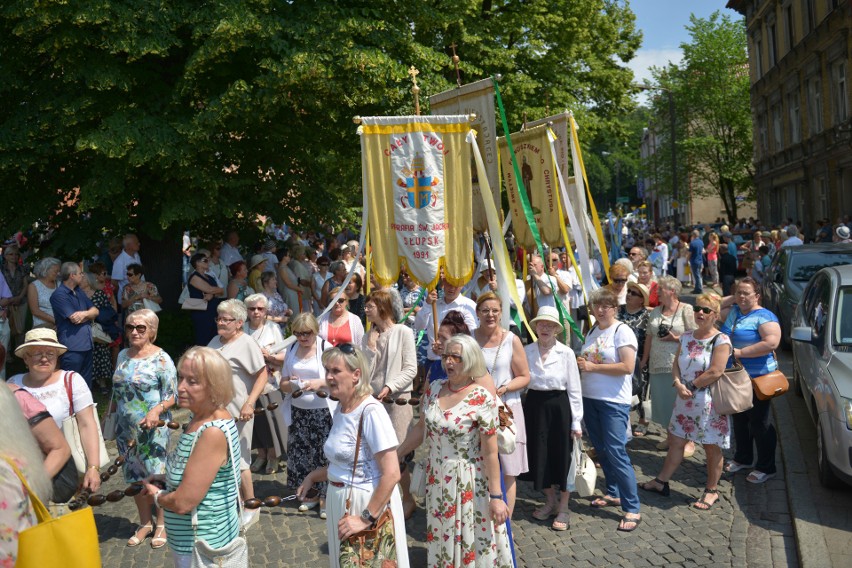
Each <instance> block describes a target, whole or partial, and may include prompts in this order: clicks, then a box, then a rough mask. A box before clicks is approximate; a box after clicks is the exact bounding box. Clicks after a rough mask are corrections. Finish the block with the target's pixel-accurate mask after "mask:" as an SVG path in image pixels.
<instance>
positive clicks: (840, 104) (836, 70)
mask: <svg viewBox="0 0 852 568" xmlns="http://www.w3.org/2000/svg"><path fill="white" fill-rule="evenodd" d="M831 75H832V77H831V78H832V82H833V83H834V84H833V85H832V92H833V93H834V124H839V123H841V122H843V121H844V120H846V119H847V118H848V117H849V93H848V92H846V88H847V87H846V60H845V59H843V60H841V61H840V62H838V63H835V64H834V66H833V67H832V69H831Z"/></svg>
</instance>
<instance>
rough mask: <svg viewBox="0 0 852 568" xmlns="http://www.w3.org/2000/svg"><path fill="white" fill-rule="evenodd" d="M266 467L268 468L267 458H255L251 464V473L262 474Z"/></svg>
mask: <svg viewBox="0 0 852 568" xmlns="http://www.w3.org/2000/svg"><path fill="white" fill-rule="evenodd" d="M264 467H266V458H262V457H260V456H258V457H256V458H254V461H253V462H251V465H250V466H249V471H250V472H252V473H260V472H261V471H262V470H263V468H264Z"/></svg>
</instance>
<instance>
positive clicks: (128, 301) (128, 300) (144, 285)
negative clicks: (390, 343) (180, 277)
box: [121, 263, 163, 314]
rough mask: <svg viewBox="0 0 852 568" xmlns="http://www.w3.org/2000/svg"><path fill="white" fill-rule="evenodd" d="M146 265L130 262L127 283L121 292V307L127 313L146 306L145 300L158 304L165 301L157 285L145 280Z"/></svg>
mask: <svg viewBox="0 0 852 568" xmlns="http://www.w3.org/2000/svg"><path fill="white" fill-rule="evenodd" d="M144 276H145V267H144V266H142V265H141V264H137V263H134V264H129V265H128V266H127V282H128V283H127V285H126V286H125V287H124V289H123V290H122V292H121V309H122V310H124V313H125V314H130V313H133V312H135V311H136V310H141V309H142V308H145V307H146V305H145V300H148V301H150V302H153V303H155V304H157V305H158V306H159V305H160V304H161V303H162V302H163V298H162V297H160V293H159V292H158V291H157V287H156V286H155V285H154V284H153V283H151V282H145V281H144V280H142V278H143V277H144Z"/></svg>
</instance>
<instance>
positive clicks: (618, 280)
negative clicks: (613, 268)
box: [613, 278, 627, 284]
mask: <svg viewBox="0 0 852 568" xmlns="http://www.w3.org/2000/svg"><path fill="white" fill-rule="evenodd" d="M625 282H627V278H614V279H613V283H614V284H624V283H625Z"/></svg>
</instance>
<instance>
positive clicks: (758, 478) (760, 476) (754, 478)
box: [746, 470, 775, 483]
mask: <svg viewBox="0 0 852 568" xmlns="http://www.w3.org/2000/svg"><path fill="white" fill-rule="evenodd" d="M773 477H775V474H774V473H763V472H762V471H757V470H754V471H752V472H751V473H750V474H748V477H746V481H748V482H749V483H763V482H764V481H767V480H769V479H772V478H773Z"/></svg>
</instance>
